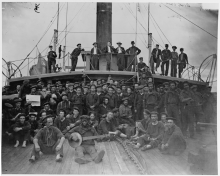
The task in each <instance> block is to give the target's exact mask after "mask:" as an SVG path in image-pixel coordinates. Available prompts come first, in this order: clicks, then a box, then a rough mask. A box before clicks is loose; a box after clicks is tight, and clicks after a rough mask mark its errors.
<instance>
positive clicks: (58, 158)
mask: <svg viewBox="0 0 220 176" xmlns="http://www.w3.org/2000/svg"><path fill="white" fill-rule="evenodd" d="M61 161H62V157H61V156H60V154H58V155H57V156H56V162H61Z"/></svg>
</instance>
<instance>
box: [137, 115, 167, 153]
mask: <svg viewBox="0 0 220 176" xmlns="http://www.w3.org/2000/svg"><path fill="white" fill-rule="evenodd" d="M163 133H164V124H163V123H162V122H159V121H158V113H157V112H155V111H153V112H151V122H150V123H149V125H148V128H147V131H146V134H145V135H143V136H141V137H140V138H138V140H137V144H136V145H134V148H140V147H141V146H143V147H142V149H141V150H142V151H144V150H147V149H151V148H155V147H157V146H158V145H159V144H160V142H161V140H162V136H163Z"/></svg>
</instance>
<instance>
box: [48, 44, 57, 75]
mask: <svg viewBox="0 0 220 176" xmlns="http://www.w3.org/2000/svg"><path fill="white" fill-rule="evenodd" d="M49 48H50V51H49V52H48V54H47V58H48V70H49V73H51V66H52V67H53V72H54V73H55V72H56V68H55V64H56V57H57V54H56V52H55V51H53V46H52V45H50V46H49Z"/></svg>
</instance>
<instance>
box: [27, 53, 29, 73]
mask: <svg viewBox="0 0 220 176" xmlns="http://www.w3.org/2000/svg"><path fill="white" fill-rule="evenodd" d="M27 59H28V70H27V76H28V73H29V57H28V58H27Z"/></svg>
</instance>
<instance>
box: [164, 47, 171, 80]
mask: <svg viewBox="0 0 220 176" xmlns="http://www.w3.org/2000/svg"><path fill="white" fill-rule="evenodd" d="M168 47H169V45H168V44H165V48H166V49H164V50H163V51H162V54H161V59H162V64H161V71H162V73H161V75H162V76H164V65H166V70H165V76H167V75H168V72H169V66H170V59H171V58H172V55H171V52H170V50H169V49H168Z"/></svg>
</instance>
